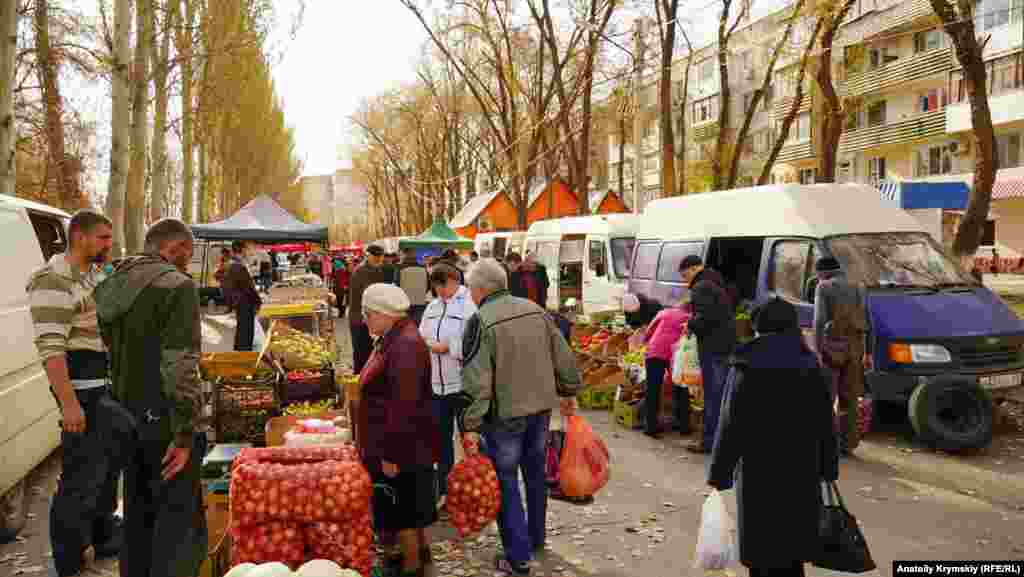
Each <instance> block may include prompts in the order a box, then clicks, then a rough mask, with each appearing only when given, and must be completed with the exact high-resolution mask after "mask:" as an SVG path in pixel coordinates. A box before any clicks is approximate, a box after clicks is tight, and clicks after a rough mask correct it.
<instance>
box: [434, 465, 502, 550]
mask: <svg viewBox="0 0 1024 577" xmlns="http://www.w3.org/2000/svg"><path fill="white" fill-rule="evenodd" d="M445 508H446V509H447V511H448V516H449V517H450V518H451V522H452V525H453V526H454V527H455V530H456V531H457V532H458V533H459V537H461V538H464V537H466V536H467V535H469V534H471V533H476V532H478V531H480V530H481V529H483V528H484V527H486V526H488V525H490V524H491V522H492V521H494V520H495V519H497V518H498V509H500V508H501V486H500V485H498V473H497V472H496V471H495V470H494V465H493V464H492V463H491V461H490V459H488V458H487V457H485V456H484V455H483V454H477V455H474V456H472V457H466V458H465V459H463V460H462V461H460V462H458V463H456V464H455V466H454V467H452V472H451V473H449V474H448V497H447V498H446V499H445Z"/></svg>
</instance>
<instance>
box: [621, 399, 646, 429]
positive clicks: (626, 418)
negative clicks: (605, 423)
mask: <svg viewBox="0 0 1024 577" xmlns="http://www.w3.org/2000/svg"><path fill="white" fill-rule="evenodd" d="M642 403H643V401H631V402H628V403H624V402H622V401H616V402H615V412H614V415H615V422H616V423H618V424H619V425H620V426H622V427H625V428H627V429H638V428H640V427H641V426H643V424H642V423H643V422H642V419H641V415H640V405H641V404H642Z"/></svg>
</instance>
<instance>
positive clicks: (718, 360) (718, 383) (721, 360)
mask: <svg viewBox="0 0 1024 577" xmlns="http://www.w3.org/2000/svg"><path fill="white" fill-rule="evenodd" d="M697 356H698V357H699V358H700V372H701V375H702V376H703V380H704V447H706V448H707V449H708V450H709V451H710V450H711V448H712V447H714V446H715V432H716V431H718V415H719V413H721V412H722V393H723V391H724V390H725V378H726V376H727V375H728V374H729V355H722V354H715V353H705V352H703V351H700V350H699V349H698V355H697Z"/></svg>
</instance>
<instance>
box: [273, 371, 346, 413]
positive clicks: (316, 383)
mask: <svg viewBox="0 0 1024 577" xmlns="http://www.w3.org/2000/svg"><path fill="white" fill-rule="evenodd" d="M279 396H280V398H281V406H282V407H284V406H287V405H289V404H291V403H296V402H302V401H321V400H324V399H332V398H337V397H338V387H337V385H336V384H335V382H334V368H333V367H323V368H321V369H320V375H318V376H315V377H309V378H305V379H288V378H286V379H284V380H283V381H282V382H281V387H280V393H279Z"/></svg>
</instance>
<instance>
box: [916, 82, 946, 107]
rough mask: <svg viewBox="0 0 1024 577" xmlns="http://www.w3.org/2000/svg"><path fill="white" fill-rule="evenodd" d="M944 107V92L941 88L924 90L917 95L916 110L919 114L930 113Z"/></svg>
mask: <svg viewBox="0 0 1024 577" xmlns="http://www.w3.org/2000/svg"><path fill="white" fill-rule="evenodd" d="M945 106H946V91H945V90H943V89H941V88H933V89H931V90H926V91H924V92H921V93H919V94H918V95H917V109H918V110H919V111H920V112H932V111H933V110H938V109H940V108H945Z"/></svg>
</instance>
